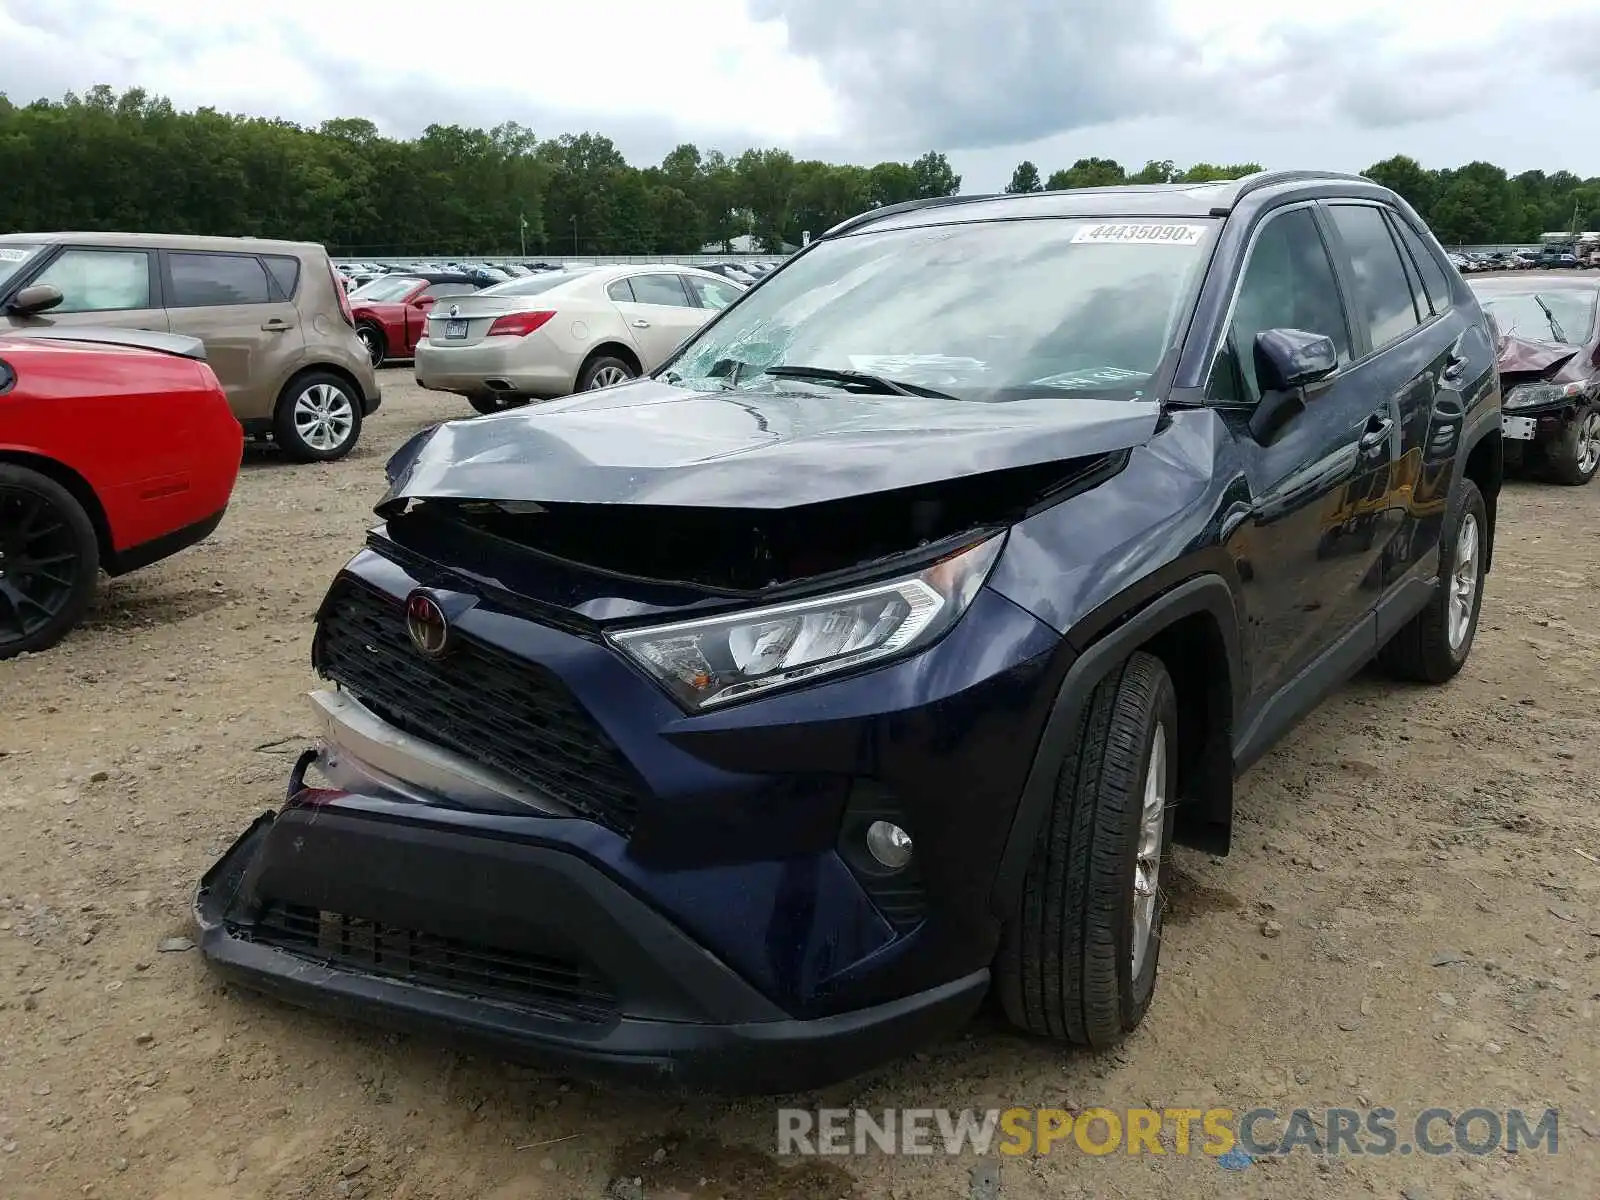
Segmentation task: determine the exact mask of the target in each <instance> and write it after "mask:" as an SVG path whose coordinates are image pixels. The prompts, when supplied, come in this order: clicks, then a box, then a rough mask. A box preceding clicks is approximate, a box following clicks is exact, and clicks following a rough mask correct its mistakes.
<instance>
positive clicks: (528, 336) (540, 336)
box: [415, 265, 744, 412]
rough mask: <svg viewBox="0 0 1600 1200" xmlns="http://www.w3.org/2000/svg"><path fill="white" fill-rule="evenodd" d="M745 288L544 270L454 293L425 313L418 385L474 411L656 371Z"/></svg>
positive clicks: (645, 271) (633, 270)
mask: <svg viewBox="0 0 1600 1200" xmlns="http://www.w3.org/2000/svg"><path fill="white" fill-rule="evenodd" d="M742 291H744V288H742V287H740V286H739V285H738V284H736V283H733V282H731V281H730V280H727V279H724V278H722V277H721V276H720V275H713V274H712V273H711V272H710V271H701V270H699V269H697V268H695V267H669V266H638V265H630V266H611V267H587V268H582V269H577V270H564V271H546V272H542V273H540V274H537V275H530V276H528V277H526V278H523V279H513V280H510V281H509V282H507V283H501V284H496V285H495V286H494V287H489V288H485V289H484V290H483V291H481V292H475V293H473V294H472V295H470V296H452V297H450V298H449V300H448V301H441V302H440V303H439V304H437V305H435V306H434V309H433V311H432V312H431V313H430V314H429V315H428V325H427V331H426V333H425V334H424V336H423V339H422V340H421V341H420V342H418V343H417V347H416V359H415V364H416V366H415V369H416V377H417V382H418V383H419V384H421V385H422V386H423V387H425V388H432V389H434V390H435V391H445V392H459V393H460V394H461V395H463V396H466V397H467V399H468V400H469V401H470V402H471V403H472V407H473V408H475V409H477V410H478V411H479V412H494V411H495V410H497V409H500V408H505V407H507V406H509V405H512V404H518V403H523V402H525V401H527V400H530V399H541V400H548V399H554V398H556V397H558V396H565V395H568V394H570V393H572V392H581V391H588V390H590V389H592V388H601V387H610V386H612V385H613V384H618V383H622V382H623V381H625V380H628V379H632V378H634V377H636V376H638V375H642V374H645V373H646V372H648V371H652V370H654V369H655V368H656V367H657V366H659V365H660V364H661V363H662V362H664V361H665V360H666V359H667V357H668V356H669V355H670V354H671V353H672V352H673V351H674V350H676V349H677V348H678V346H679V345H681V344H682V343H683V341H684V340H685V339H686V338H687V337H688V336H689V335H690V334H692V333H694V332H695V331H696V330H697V329H699V328H700V326H702V325H704V324H705V323H706V322H707V321H708V320H710V319H711V317H712V315H713V314H715V313H716V312H717V311H718V310H719V309H722V308H725V307H727V306H728V305H729V304H731V303H732V302H733V301H734V300H736V299H737V298H738V296H739V294H740V293H741V292H742Z"/></svg>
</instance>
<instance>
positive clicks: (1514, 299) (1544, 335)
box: [1483, 288, 1595, 346]
mask: <svg viewBox="0 0 1600 1200" xmlns="http://www.w3.org/2000/svg"><path fill="white" fill-rule="evenodd" d="M1483 307H1484V310H1485V311H1486V312H1487V313H1488V314H1489V315H1490V316H1491V317H1493V318H1494V320H1495V324H1496V325H1498V326H1499V327H1500V332H1501V333H1502V334H1503V335H1505V336H1507V337H1510V336H1512V335H1515V336H1516V337H1520V338H1527V339H1528V340H1529V341H1535V342H1560V343H1563V344H1564V345H1568V346H1581V345H1582V344H1583V343H1584V342H1585V341H1587V340H1588V337H1589V331H1590V330H1591V329H1593V328H1594V309H1595V294H1594V292H1592V291H1588V290H1587V289H1586V290H1583V291H1579V290H1577V289H1575V288H1574V289H1570V290H1569V289H1565V288H1551V289H1550V290H1549V291H1545V292H1520V293H1517V294H1515V295H1510V296H1493V297H1489V296H1486V297H1484V298H1483Z"/></svg>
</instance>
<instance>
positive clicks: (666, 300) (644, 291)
mask: <svg viewBox="0 0 1600 1200" xmlns="http://www.w3.org/2000/svg"><path fill="white" fill-rule="evenodd" d="M631 282H632V283H633V298H634V299H635V300H637V301H638V302H639V303H640V304H665V305H670V306H671V307H673V308H693V307H694V305H693V304H691V303H690V302H689V293H688V292H686V291H684V290H683V281H682V280H681V279H679V278H678V277H677V276H676V275H635V276H633V278H632V281H631Z"/></svg>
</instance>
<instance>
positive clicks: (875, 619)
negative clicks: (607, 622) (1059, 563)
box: [607, 533, 1005, 712]
mask: <svg viewBox="0 0 1600 1200" xmlns="http://www.w3.org/2000/svg"><path fill="white" fill-rule="evenodd" d="M1004 542H1005V534H1003V533H1002V534H996V535H994V536H993V537H990V538H986V539H984V540H983V541H981V542H976V543H973V544H972V545H969V546H966V547H964V548H962V549H960V550H958V551H956V552H955V553H953V554H950V555H948V556H946V557H945V558H942V559H940V560H939V561H938V562H936V563H934V564H933V565H932V566H930V567H927V568H926V569H924V570H922V571H918V572H917V573H916V574H913V575H906V576H903V577H901V578H898V579H892V580H888V581H885V582H883V583H876V584H872V585H870V586H867V587H860V588H852V589H851V590H849V591H846V592H835V593H833V594H831V595H826V596H817V597H813V598H811V599H808V600H796V601H793V602H792V603H787V604H774V605H769V606H767V607H764V608H753V609H747V610H745V611H743V612H737V613H731V614H728V615H725V616H720V617H708V618H705V619H703V620H695V621H680V622H677V623H675V624H672V625H657V626H653V627H650V628H643V629H626V630H619V631H617V632H615V633H611V634H608V635H607V636H608V638H609V640H610V641H611V643H612V644H613V645H615V646H616V647H617V648H618V649H619V650H621V651H622V652H623V653H624V654H626V655H627V656H628V657H629V658H630V659H632V660H633V661H634V662H636V663H638V664H639V665H640V666H641V667H643V668H644V669H645V671H647V672H648V673H649V674H650V675H651V676H652V677H653V678H654V679H655V680H657V681H658V682H659V683H660V684H661V685H662V686H663V687H665V688H666V689H667V691H668V692H670V693H671V694H672V696H673V698H674V699H675V700H677V701H678V703H679V704H681V705H683V707H684V708H686V709H688V710H689V711H690V712H699V711H703V710H704V709H707V708H712V707H715V706H717V705H722V704H729V703H732V702H734V701H737V700H743V699H746V698H748V697H750V696H755V695H759V694H762V693H765V692H769V691H772V690H773V689H775V688H782V687H788V686H791V685H793V684H798V683H803V682H805V681H808V680H812V679H816V678H817V677H819V676H822V675H831V674H835V673H837V672H839V671H846V670H850V669H852V668H855V667H861V666H865V665H867V664H869V663H876V662H882V661H884V660H886V659H890V658H894V657H896V656H898V655H902V654H908V653H910V652H912V651H914V650H918V649H921V648H922V647H924V646H927V645H928V644H929V643H931V642H934V641H936V640H938V638H939V637H940V636H942V635H943V634H944V633H945V631H947V630H948V629H949V628H950V627H951V626H952V625H954V624H955V623H956V621H957V620H959V619H960V617H961V614H962V613H964V612H966V610H967V607H968V606H969V605H970V604H971V603H972V599H973V597H974V596H976V595H977V594H978V589H979V588H980V587H982V586H983V581H984V580H985V579H986V578H988V575H989V570H990V568H991V567H993V566H994V562H995V559H996V558H998V557H999V555H1000V547H1001V546H1002V545H1003V544H1004Z"/></svg>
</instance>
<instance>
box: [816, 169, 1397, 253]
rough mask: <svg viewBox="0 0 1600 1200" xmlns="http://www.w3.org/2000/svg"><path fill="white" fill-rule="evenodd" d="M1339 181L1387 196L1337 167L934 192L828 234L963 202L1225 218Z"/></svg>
mask: <svg viewBox="0 0 1600 1200" xmlns="http://www.w3.org/2000/svg"><path fill="white" fill-rule="evenodd" d="M1330 184H1335V185H1340V187H1339V190H1341V191H1345V190H1348V191H1349V192H1351V193H1355V194H1361V193H1365V194H1367V195H1369V196H1381V195H1388V194H1390V193H1389V192H1388V189H1386V188H1384V187H1382V186H1381V185H1379V184H1377V183H1374V182H1373V181H1372V180H1370V179H1368V178H1366V177H1365V176H1361V175H1342V174H1338V173H1336V172H1332V171H1262V172H1259V173H1258V174H1255V175H1246V176H1244V177H1243V178H1242V179H1220V180H1214V181H1211V182H1207V183H1147V184H1119V185H1116V186H1113V187H1096V188H1069V189H1065V190H1062V191H1055V192H1017V193H1001V194H998V195H973V196H959V195H958V196H935V197H932V198H930V199H925V200H910V201H907V202H906V203H904V204H891V205H888V206H887V207H884V208H875V209H869V210H868V211H867V212H864V213H861V214H859V215H858V216H855V217H851V218H850V219H849V220H846V221H843V222H841V223H840V224H838V225H835V226H834V227H833V228H832V229H830V230H828V232H827V233H826V234H824V235H823V236H824V237H834V236H837V235H840V234H844V233H851V232H854V231H855V230H857V229H860V228H863V227H865V226H868V225H875V224H877V223H878V222H880V221H892V222H893V224H895V225H920V224H928V223H932V222H935V221H939V220H941V219H949V218H948V217H946V212H945V210H948V209H949V208H952V207H955V206H960V207H961V209H962V219H969V220H980V221H981V220H984V219H993V218H997V217H1001V216H1005V217H1189V218H1194V217H1222V216H1226V215H1227V214H1228V213H1230V212H1232V211H1233V209H1234V207H1235V206H1237V205H1238V204H1239V202H1240V201H1241V200H1243V199H1244V198H1245V197H1246V196H1248V195H1250V194H1251V193H1254V192H1259V191H1262V190H1265V189H1269V188H1271V189H1279V190H1287V189H1300V188H1304V189H1311V188H1315V187H1318V185H1321V188H1322V189H1323V190H1325V189H1326V188H1327V185H1330Z"/></svg>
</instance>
